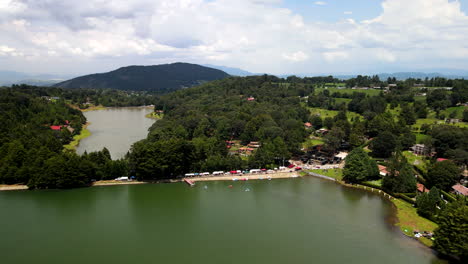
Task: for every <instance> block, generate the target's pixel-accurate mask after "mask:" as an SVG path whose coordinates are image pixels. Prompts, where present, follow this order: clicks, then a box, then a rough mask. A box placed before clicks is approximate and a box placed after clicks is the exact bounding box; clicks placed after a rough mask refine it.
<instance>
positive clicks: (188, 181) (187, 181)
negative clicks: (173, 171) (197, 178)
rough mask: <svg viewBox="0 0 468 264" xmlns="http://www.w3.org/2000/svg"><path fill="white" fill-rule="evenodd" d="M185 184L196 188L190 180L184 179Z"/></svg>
mask: <svg viewBox="0 0 468 264" xmlns="http://www.w3.org/2000/svg"><path fill="white" fill-rule="evenodd" d="M184 182H185V183H187V184H188V185H190V186H195V182H194V181H191V180H189V179H184Z"/></svg>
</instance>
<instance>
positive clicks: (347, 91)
mask: <svg viewBox="0 0 468 264" xmlns="http://www.w3.org/2000/svg"><path fill="white" fill-rule="evenodd" d="M338 86H345V85H344V84H340V85H338ZM325 89H327V90H329V91H330V93H331V94H333V93H334V92H339V93H342V94H343V93H345V94H353V93H354V92H357V93H365V94H367V95H370V96H374V95H379V94H380V92H381V91H382V90H379V89H368V90H358V89H351V88H345V89H338V88H332V87H327V88H317V89H315V91H316V92H321V91H323V90H325Z"/></svg>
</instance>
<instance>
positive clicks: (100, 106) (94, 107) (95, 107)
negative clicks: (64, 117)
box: [80, 105, 106, 112]
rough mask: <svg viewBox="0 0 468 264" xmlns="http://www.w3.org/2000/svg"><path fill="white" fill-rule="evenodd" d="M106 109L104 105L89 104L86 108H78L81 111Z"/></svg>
mask: <svg viewBox="0 0 468 264" xmlns="http://www.w3.org/2000/svg"><path fill="white" fill-rule="evenodd" d="M104 109H106V107H105V106H102V105H98V106H90V107H88V108H86V109H80V110H81V111H82V112H88V111H95V110H104Z"/></svg>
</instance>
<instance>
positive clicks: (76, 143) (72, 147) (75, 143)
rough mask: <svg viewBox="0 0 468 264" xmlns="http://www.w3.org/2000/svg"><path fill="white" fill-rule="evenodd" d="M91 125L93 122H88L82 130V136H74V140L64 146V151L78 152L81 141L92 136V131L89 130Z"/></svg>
mask: <svg viewBox="0 0 468 264" xmlns="http://www.w3.org/2000/svg"><path fill="white" fill-rule="evenodd" d="M89 125H91V122H86V123H85V124H84V125H83V127H82V128H81V132H80V134H78V135H75V136H73V140H72V141H71V142H70V143H68V144H67V145H63V148H64V150H71V151H76V148H77V147H78V146H79V145H80V141H81V140H82V139H85V138H87V137H89V136H91V131H89V130H88V126H89Z"/></svg>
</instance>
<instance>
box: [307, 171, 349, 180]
mask: <svg viewBox="0 0 468 264" xmlns="http://www.w3.org/2000/svg"><path fill="white" fill-rule="evenodd" d="M310 171H311V172H315V173H317V174H321V175H324V176H328V177H330V178H333V179H336V180H339V181H341V180H343V169H314V170H310Z"/></svg>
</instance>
